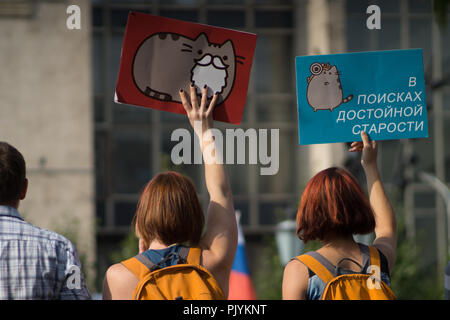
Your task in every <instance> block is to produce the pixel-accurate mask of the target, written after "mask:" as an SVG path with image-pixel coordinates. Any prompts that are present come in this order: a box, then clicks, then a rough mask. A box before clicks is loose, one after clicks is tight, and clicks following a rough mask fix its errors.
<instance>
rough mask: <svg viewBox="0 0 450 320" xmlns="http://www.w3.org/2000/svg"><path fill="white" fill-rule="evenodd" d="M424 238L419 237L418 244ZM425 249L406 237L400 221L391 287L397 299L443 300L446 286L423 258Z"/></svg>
mask: <svg viewBox="0 0 450 320" xmlns="http://www.w3.org/2000/svg"><path fill="white" fill-rule="evenodd" d="M420 239H423V236H421V235H419V237H418V239H417V240H416V242H417V243H418V244H419V243H423V242H424V241H420ZM423 250H424V249H423V247H422V246H420V245H415V244H414V243H413V241H412V240H410V239H408V237H407V236H406V230H405V227H404V223H403V220H402V219H400V220H399V221H398V245H397V254H396V261H395V266H394V270H393V272H392V277H391V287H392V290H393V291H394V293H395V295H396V296H397V299H400V300H415V299H442V298H443V297H444V286H443V283H442V281H439V278H440V277H436V274H435V272H434V271H433V270H435V268H430V265H429V264H427V263H425V261H423V258H422V252H423Z"/></svg>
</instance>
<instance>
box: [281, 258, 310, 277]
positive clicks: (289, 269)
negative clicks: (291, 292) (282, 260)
mask: <svg viewBox="0 0 450 320" xmlns="http://www.w3.org/2000/svg"><path fill="white" fill-rule="evenodd" d="M284 275H285V276H289V277H292V278H305V277H306V278H308V268H307V267H306V266H305V265H304V264H303V263H301V262H300V261H299V260H297V259H292V260H291V261H289V263H288V264H287V265H286V267H285V268H284Z"/></svg>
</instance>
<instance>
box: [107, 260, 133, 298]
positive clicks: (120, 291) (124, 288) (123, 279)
mask: <svg viewBox="0 0 450 320" xmlns="http://www.w3.org/2000/svg"><path fill="white" fill-rule="evenodd" d="M138 282H139V280H138V278H136V276H135V275H134V274H133V273H131V271H130V270H128V269H127V268H126V267H125V266H124V265H123V264H121V263H116V264H113V265H112V266H110V267H109V268H108V270H107V271H106V276H105V280H104V282H103V299H119V300H127V299H131V298H132V294H133V291H134V289H135V288H136V286H137V284H138Z"/></svg>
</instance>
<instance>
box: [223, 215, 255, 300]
mask: <svg viewBox="0 0 450 320" xmlns="http://www.w3.org/2000/svg"><path fill="white" fill-rule="evenodd" d="M236 220H237V225H238V246H237V250H236V255H235V257H234V262H233V268H232V269H231V274H230V283H229V291H228V299H229V300H255V299H256V295H255V290H254V288H253V284H252V279H251V278H250V272H249V269H248V265H247V257H246V254H245V239H244V234H243V233H242V229H241V225H240V223H239V220H240V212H239V211H236Z"/></svg>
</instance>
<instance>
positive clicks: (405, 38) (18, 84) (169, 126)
mask: <svg viewBox="0 0 450 320" xmlns="http://www.w3.org/2000/svg"><path fill="white" fill-rule="evenodd" d="M9 2H11V3H12V2H14V1H9ZM21 3H33V5H32V7H33V10H32V12H31V13H30V14H28V15H24V16H20V15H17V14H16V15H11V14H9V15H8V14H3V15H1V11H0V39H1V41H0V61H1V62H2V64H3V65H4V66H5V67H6V69H5V68H4V69H3V70H2V73H1V76H0V97H1V99H0V140H6V141H9V142H11V143H12V144H14V145H16V146H17V147H18V148H19V149H20V150H21V151H23V153H24V156H25V158H26V159H27V164H28V167H29V173H30V180H31V185H30V186H31V188H30V195H29V197H28V199H27V200H26V201H24V203H23V211H24V214H25V216H26V217H29V218H30V219H31V220H33V221H34V222H36V224H38V225H42V226H46V227H48V228H56V227H55V226H54V223H55V222H56V221H57V219H63V220H64V219H66V218H65V217H66V216H65V215H67V217H69V216H70V217H74V218H76V219H78V220H79V221H80V222H79V223H80V226H79V228H77V230H78V231H79V234H80V235H82V236H81V237H79V238H80V244H81V243H86V244H89V243H91V244H92V245H91V246H87V247H86V248H87V251H85V250H84V249H83V252H87V254H88V256H89V257H91V258H90V260H89V261H91V262H92V266H95V270H96V271H97V273H98V279H100V278H102V277H103V273H104V271H105V269H106V267H107V266H108V265H109V264H111V263H114V262H117V261H112V259H111V252H114V251H116V250H117V249H118V248H119V245H120V243H121V241H122V240H123V238H124V236H126V235H127V234H129V232H130V223H131V218H132V216H133V214H134V211H135V208H136V203H137V200H138V197H139V193H140V191H141V189H142V188H143V186H144V185H145V183H146V182H147V181H148V180H149V179H151V178H152V177H153V176H154V175H155V174H156V173H158V172H161V171H164V170H176V171H180V172H182V173H184V174H186V175H188V176H189V177H190V178H192V179H193V181H194V182H195V185H196V189H197V191H198V192H199V194H200V198H201V201H202V204H203V205H204V208H206V205H207V201H208V198H207V193H206V187H205V184H204V182H203V180H204V176H203V169H202V166H199V165H181V166H175V165H173V164H172V163H171V161H170V152H171V149H172V147H173V146H174V145H175V143H174V142H171V140H170V135H171V133H172V131H173V130H175V129H177V128H180V127H185V128H188V123H187V121H186V118H185V117H184V116H181V115H176V114H172V113H165V112H158V111H154V110H148V109H145V108H137V107H132V106H126V105H118V104H115V103H114V102H113V97H114V88H115V84H116V77H117V71H118V67H119V61H120V50H121V46H122V40H123V34H124V31H125V25H126V20H127V15H128V12H129V11H130V10H133V11H141V12H146V13H151V14H155V15H161V16H166V17H171V18H177V19H182V20H186V21H193V22H200V23H205V24H210V25H215V26H221V27H226V28H231V29H237V30H243V31H248V32H253V33H256V34H258V41H257V47H256V52H255V59H254V64H253V67H252V75H251V80H250V85H249V91H248V97H247V105H246V108H245V113H244V118H243V122H242V124H241V126H240V127H242V128H243V129H246V128H257V129H258V128H265V129H271V128H274V129H280V146H279V152H280V169H279V172H278V174H277V175H274V176H261V175H259V165H230V166H228V173H229V175H230V180H231V184H232V189H233V193H234V199H235V207H236V209H238V210H240V211H241V213H242V217H241V223H242V225H243V230H244V233H245V235H246V238H247V239H246V241H247V252H248V255H249V256H250V257H249V262H250V269H251V270H252V269H254V268H256V267H257V265H258V257H259V254H258V252H259V249H260V248H261V247H262V246H263V245H264V243H263V242H262V241H261V239H262V238H263V237H264V235H267V234H272V233H273V232H275V230H276V227H275V225H276V223H277V222H279V221H281V220H283V219H286V218H292V215H293V214H295V212H296V207H297V204H298V201H299V198H300V195H301V192H302V191H303V188H304V186H305V184H306V182H307V181H308V179H309V178H311V177H312V176H313V175H314V174H315V173H316V172H317V171H318V170H320V169H323V168H325V167H329V166H332V165H345V166H347V167H348V168H350V170H352V171H353V172H354V173H355V174H356V175H357V176H359V177H361V175H360V173H361V172H358V165H359V160H358V159H357V158H354V157H353V158H352V155H350V154H348V152H346V150H347V148H346V147H347V146H346V145H345V144H332V145H320V146H307V147H303V146H302V147H300V146H298V128H297V107H296V93H295V74H294V57H295V56H298V55H306V54H326V53H340V52H356V51H369V50H387V49H402V48H417V47H419V48H423V51H424V69H425V74H426V77H427V79H426V81H427V84H428V89H429V90H428V91H427V100H428V105H429V106H428V107H429V109H428V112H429V113H428V117H429V130H430V132H429V134H430V138H428V139H418V140H407V141H406V140H405V141H383V142H382V143H380V169H381V173H382V177H383V179H384V181H385V183H386V187H387V189H388V191H389V195H390V196H391V195H393V194H399V196H398V197H397V198H398V206H399V207H400V211H402V212H405V213H406V214H405V215H406V217H407V219H406V224H407V227H408V232H409V234H410V235H411V237H419V235H420V234H422V233H423V234H426V235H427V238H426V240H427V242H426V246H427V248H428V250H427V253H428V254H429V256H428V257H426V258H427V261H429V263H430V266H433V267H434V268H436V266H438V265H440V264H442V262H443V261H444V260H445V259H446V253H447V252H448V251H447V240H446V239H447V233H446V225H447V224H446V216H445V209H444V206H443V203H442V199H441V198H440V197H439V195H437V193H436V192H435V191H434V190H433V189H432V188H431V187H430V186H429V185H428V184H426V183H424V182H422V181H421V180H420V179H419V178H418V177H417V173H418V172H420V171H426V172H429V173H432V174H434V175H435V176H437V177H438V178H439V179H440V180H441V181H444V182H446V183H447V184H448V182H449V181H450V150H449V148H448V145H449V143H448V141H447V140H448V139H449V138H450V129H449V128H450V126H449V124H450V84H449V83H448V81H447V82H446V83H445V81H443V80H445V79H446V78H445V77H446V76H448V74H449V72H450V47H449V46H450V44H449V43H450V42H449V41H444V37H445V35H447V37H448V35H449V34H450V27H449V24H448V25H447V26H446V27H445V28H444V29H441V28H439V27H438V26H437V25H436V23H435V22H434V20H433V17H432V10H431V4H430V1H425V0H423V1H422V0H389V1H366V0H331V1H330V0H145V1H144V0H134V1H132V0H130V1H126V0H123V1H119V0H114V1H106V0H105V1H102V0H94V1H76V0H74V1H21ZM70 4H78V5H80V7H81V16H82V28H81V30H68V29H67V28H66V24H65V20H66V18H67V14H66V12H65V9H66V8H67V6H68V5H70ZM370 4H378V5H379V6H380V8H381V17H382V22H381V27H382V28H381V30H368V29H367V28H366V19H367V17H368V15H367V14H366V8H367V6H368V5H370ZM0 10H1V7H0ZM3 10H4V12H5V9H3ZM449 14H450V11H449V12H447V16H449ZM449 20H450V19H449ZM447 39H448V38H447ZM447 79H448V78H447ZM217 126H218V127H219V128H222V129H225V128H235V126H231V125H226V124H222V123H218V124H217ZM361 181H362V182H363V183H364V181H363V180H361ZM63 217H64V218H63ZM71 219H72V218H71ZM68 221H70V220H68ZM431 235H432V236H431ZM94 244H95V245H94ZM442 257H445V258H442ZM438 262H439V263H440V264H439V263H438ZM437 269H438V268H436V270H437ZM97 283H101V281H100V282H99V281H97Z"/></svg>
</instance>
